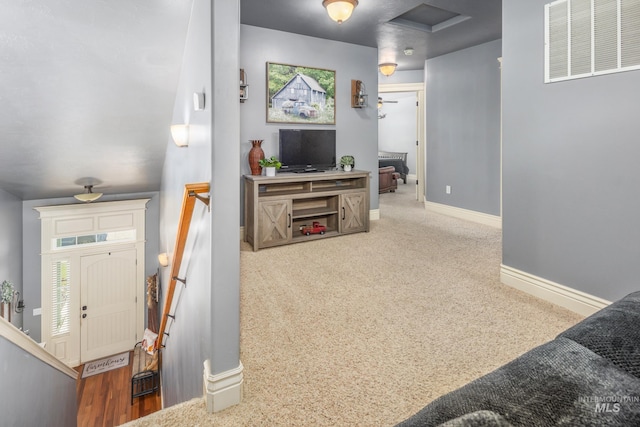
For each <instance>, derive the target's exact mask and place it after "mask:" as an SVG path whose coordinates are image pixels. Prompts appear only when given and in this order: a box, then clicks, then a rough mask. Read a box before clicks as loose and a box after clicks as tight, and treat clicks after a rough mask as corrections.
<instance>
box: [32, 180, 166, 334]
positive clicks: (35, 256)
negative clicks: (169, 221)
mask: <svg viewBox="0 0 640 427" xmlns="http://www.w3.org/2000/svg"><path fill="white" fill-rule="evenodd" d="M133 199H150V200H149V201H148V202H147V210H146V212H145V233H146V235H145V239H146V243H145V275H146V276H148V275H150V274H155V273H156V272H157V269H158V258H157V256H158V245H159V243H158V242H159V240H158V224H159V209H160V206H159V204H160V201H159V193H157V192H152V193H131V194H117V195H112V194H105V195H104V196H103V197H102V198H101V199H100V202H112V201H116V200H133ZM100 202H96V203H100ZM78 203H79V202H78V201H77V200H76V199H74V198H73V197H65V198H59V199H40V200H25V201H24V202H22V203H21V211H20V213H21V215H22V229H21V230H22V239H23V240H22V241H23V251H22V260H23V262H24V268H23V272H22V274H23V278H24V295H23V296H24V304H25V309H24V312H23V313H22V314H23V327H24V329H25V330H27V329H28V330H29V336H31V338H33V339H34V340H36V341H38V342H40V339H41V320H42V319H41V317H40V315H38V316H34V315H33V309H34V308H40V307H42V302H41V301H42V297H41V296H42V293H41V279H42V272H41V270H42V269H41V261H40V252H41V250H40V249H41V248H40V243H41V242H40V233H41V230H42V227H41V222H40V219H39V213H38V211H36V210H35V209H34V208H36V207H39V206H59V205H70V204H78ZM140 286H142V287H144V288H145V290H146V287H147V286H146V283H144V282H143V283H141V284H140ZM145 292H146V291H145ZM145 316H146V310H145Z"/></svg>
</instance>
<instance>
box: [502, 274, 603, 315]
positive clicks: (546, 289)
mask: <svg viewBox="0 0 640 427" xmlns="http://www.w3.org/2000/svg"><path fill="white" fill-rule="evenodd" d="M500 281H501V282H502V283H504V284H505V285H507V286H511V287H512V288H516V289H518V290H521V291H523V292H526V293H528V294H531V295H533V296H535V297H538V298H540V299H543V300H545V301H549V302H551V303H553V304H556V305H559V306H560V307H564V308H566V309H569V310H571V311H574V312H576V313H578V314H582V315H584V316H590V315H592V314H593V313H595V312H596V311H599V310H602V309H603V308H605V307H606V306H608V305H609V304H611V302H610V301H607V300H604V299H602V298H599V297H596V296H593V295H589V294H587V293H584V292H582V291H579V290H577V289H572V288H569V287H567V286H563V285H560V284H558V283H554V282H552V281H550V280H546V279H543V278H541V277H537V276H534V275H533V274H529V273H525V272H524V271H520V270H517V269H515V268H512V267H508V266H506V265H504V264H501V265H500Z"/></svg>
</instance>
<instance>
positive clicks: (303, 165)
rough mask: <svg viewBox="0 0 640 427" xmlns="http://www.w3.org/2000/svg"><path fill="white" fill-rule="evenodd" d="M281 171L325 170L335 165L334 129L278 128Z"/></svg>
mask: <svg viewBox="0 0 640 427" xmlns="http://www.w3.org/2000/svg"><path fill="white" fill-rule="evenodd" d="M278 158H279V160H280V162H281V163H282V169H281V171H282V172H287V171H289V172H315V171H326V170H330V169H333V168H335V167H336V131H335V129H280V134H279V157H278Z"/></svg>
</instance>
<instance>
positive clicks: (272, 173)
mask: <svg viewBox="0 0 640 427" xmlns="http://www.w3.org/2000/svg"><path fill="white" fill-rule="evenodd" d="M265 169H266V170H267V176H276V167H275V166H267V167H266V168H265Z"/></svg>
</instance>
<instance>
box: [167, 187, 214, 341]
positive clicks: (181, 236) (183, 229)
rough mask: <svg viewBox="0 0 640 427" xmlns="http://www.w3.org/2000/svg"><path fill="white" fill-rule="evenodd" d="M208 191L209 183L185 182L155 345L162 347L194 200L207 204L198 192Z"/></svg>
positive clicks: (205, 199) (207, 199)
mask: <svg viewBox="0 0 640 427" xmlns="http://www.w3.org/2000/svg"><path fill="white" fill-rule="evenodd" d="M208 192H209V183H207V182H204V183H199V184H187V185H185V188H184V195H183V197H182V210H181V211H180V222H179V223H178V233H177V236H176V246H175V248H174V250H173V261H172V263H171V277H170V281H169V289H168V290H167V292H166V297H165V301H164V307H163V309H162V320H161V321H160V331H159V332H158V342H157V347H158V348H162V341H163V339H164V333H165V330H166V328H167V318H168V317H169V313H170V310H171V304H172V303H173V294H174V293H175V290H176V282H177V281H178V280H181V279H178V274H180V266H181V264H182V256H183V255H184V247H185V244H186V243H187V236H188V235H189V227H190V226H191V217H192V216H193V208H194V205H195V204H196V200H200V201H201V202H203V203H205V204H206V205H208V204H209V198H206V197H202V196H200V193H208Z"/></svg>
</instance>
